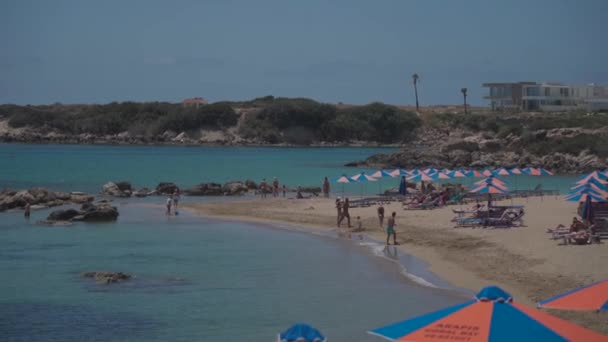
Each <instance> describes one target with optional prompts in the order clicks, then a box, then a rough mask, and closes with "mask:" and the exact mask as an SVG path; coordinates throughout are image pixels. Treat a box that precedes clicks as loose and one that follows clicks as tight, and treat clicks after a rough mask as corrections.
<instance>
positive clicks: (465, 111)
mask: <svg viewBox="0 0 608 342" xmlns="http://www.w3.org/2000/svg"><path fill="white" fill-rule="evenodd" d="M460 92H461V93H462V97H464V113H465V114H466V113H467V88H462V89H460Z"/></svg>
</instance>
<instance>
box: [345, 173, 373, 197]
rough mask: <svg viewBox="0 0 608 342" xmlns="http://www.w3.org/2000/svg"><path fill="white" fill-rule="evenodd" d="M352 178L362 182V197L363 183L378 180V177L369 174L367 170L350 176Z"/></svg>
mask: <svg viewBox="0 0 608 342" xmlns="http://www.w3.org/2000/svg"><path fill="white" fill-rule="evenodd" d="M350 179H352V180H354V181H357V182H360V183H361V197H363V183H367V182H375V181H377V179H376V178H374V177H372V176H370V175H368V174H365V172H361V173H358V174H356V175H354V176H352V177H350Z"/></svg>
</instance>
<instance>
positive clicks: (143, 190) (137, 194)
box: [133, 188, 150, 197]
mask: <svg viewBox="0 0 608 342" xmlns="http://www.w3.org/2000/svg"><path fill="white" fill-rule="evenodd" d="M149 195H150V189H148V188H141V189H139V190H137V191H134V192H133V196H135V197H146V196H149Z"/></svg>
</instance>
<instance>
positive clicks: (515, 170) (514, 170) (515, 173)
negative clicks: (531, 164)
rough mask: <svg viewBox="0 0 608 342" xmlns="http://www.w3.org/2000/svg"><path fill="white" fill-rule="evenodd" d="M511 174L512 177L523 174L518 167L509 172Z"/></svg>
mask: <svg viewBox="0 0 608 342" xmlns="http://www.w3.org/2000/svg"><path fill="white" fill-rule="evenodd" d="M509 172H511V174H512V175H521V174H522V173H523V172H522V170H521V169H520V168H518V167H514V168H512V169H511V170H509Z"/></svg>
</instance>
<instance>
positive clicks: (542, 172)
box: [537, 167, 553, 176]
mask: <svg viewBox="0 0 608 342" xmlns="http://www.w3.org/2000/svg"><path fill="white" fill-rule="evenodd" d="M537 170H538V173H539V176H553V172H551V171H549V170H547V169H544V168H542V167H539V168H537Z"/></svg>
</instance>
